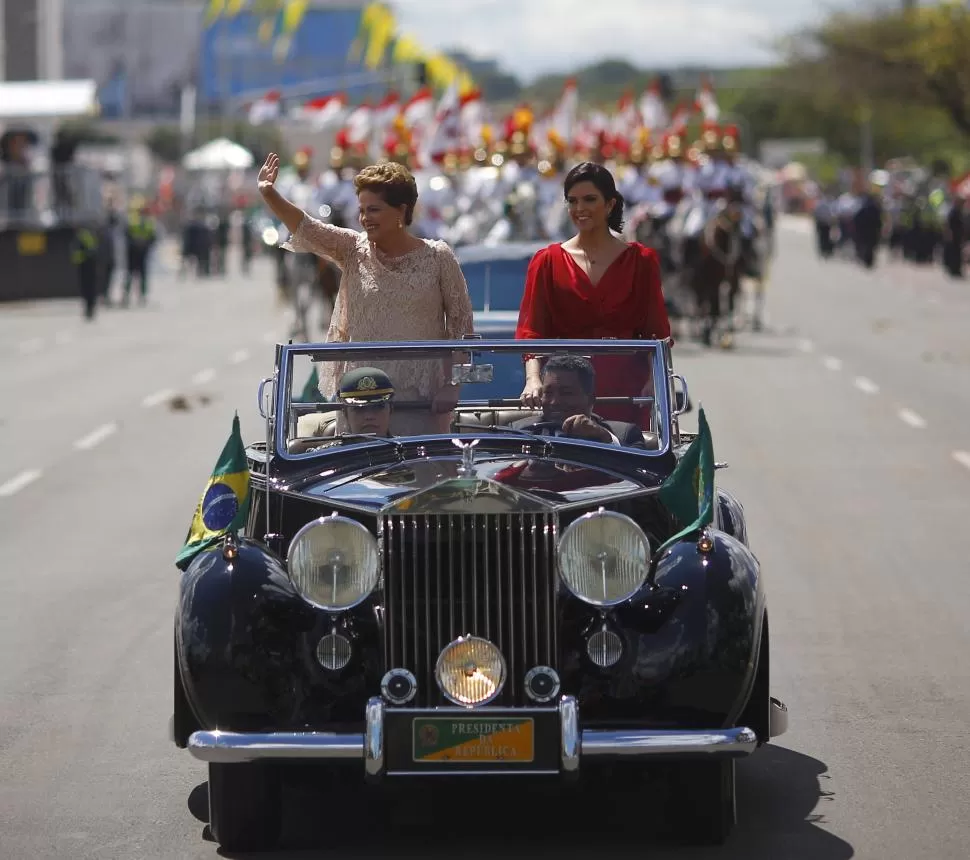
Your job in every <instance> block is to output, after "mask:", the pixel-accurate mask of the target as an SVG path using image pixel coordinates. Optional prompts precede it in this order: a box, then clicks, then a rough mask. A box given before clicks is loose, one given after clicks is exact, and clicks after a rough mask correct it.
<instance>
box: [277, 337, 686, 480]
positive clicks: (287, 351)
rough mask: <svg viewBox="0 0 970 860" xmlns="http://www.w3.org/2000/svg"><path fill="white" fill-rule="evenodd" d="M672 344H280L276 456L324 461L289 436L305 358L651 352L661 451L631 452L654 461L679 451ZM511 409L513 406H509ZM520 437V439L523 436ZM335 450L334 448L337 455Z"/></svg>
mask: <svg viewBox="0 0 970 860" xmlns="http://www.w3.org/2000/svg"><path fill="white" fill-rule="evenodd" d="M670 345H671V341H670V340H669V339H663V340H614V339H607V340H601V339H571V340H565V339H564V340H527V341H526V340H508V339H502V340H487V339H477V338H476V339H475V340H473V341H469V340H429V341H407V342H395V341H373V342H366V343H353V344H348V343H300V344H277V354H276V373H275V381H276V385H275V391H276V397H275V403H274V407H275V411H274V414H273V417H274V420H273V434H274V435H273V445H272V447H273V453H274V456H275V457H279V458H280V459H282V460H285V461H288V462H301V461H306V460H310V459H313V458H314V457H318V456H320V453H319V452H305V453H301V454H294V453H290V452H289V451H288V445H287V441H288V440H287V435H288V433H289V429H288V428H289V423H290V411H291V406H292V405H293V379H292V373H293V358H294V357H296V356H301V355H309V356H318V357H319V358H320V359H321V360H333V361H337V360H343V361H355V360H362V359H367V358H368V357H369V356H376V355H379V354H381V353H392V354H393V355H394V357H395V359H396V360H398V361H399V360H401V359H403V358H414V359H415V360H417V359H429V358H441V357H443V356H444V355H446V354H447V353H462V352H464V353H467V352H475V353H488V352H492V353H499V354H515V353H520V354H523V355H525V354H528V355H538V356H544V355H554V354H573V355H589V354H591V353H592V354H597V355H623V354H633V353H644V352H649V353H650V357H651V362H650V364H651V371H652V375H653V379H654V395H653V411H654V426H655V427H656V428H657V435H658V442H659V445H658V447H657V448H655V449H652V450H640V449H636V448H625V449H624V451H625V452H629V453H630V454H631V455H632V456H638V457H639V456H642V457H649V458H651V459H653V458H656V457H659V456H662V455H664V454H666V453H668V452H669V451H670V450H671V448H672V447H673V444H674V441H673V436H674V435H675V427H674V426H673V425H674V423H675V421H676V418H675V416H674V415H673V414H672V413H673V401H672V393H671V392H672V380H671V378H670V376H671V360H670ZM477 402H481V401H476V400H475V398H468V399H467V400H461V401H459V403H458V407H464V406H468V405H474V404H475V403H477ZM504 408H508V407H504ZM483 435H484V434H476V433H474V432H471V431H469V432H459V433H448V434H429V435H420V436H406V437H401V439H400V440H399V441H401V442H404V443H408V442H414V443H422V442H424V443H427V442H433V441H434V440H436V439H438V440H440V439H446V438H464V437H481V436H483ZM488 435H489V437H494V438H513V436H514V435H516V434H512V433H510V434H509V435H508V437H505V436H504V435H503V434H501V433H491V432H489V433H488ZM519 438H520V437H519ZM557 442H564V443H571V444H576V445H582V446H590V447H593V448H596V449H597V450H601V449H602V447H603V446H602V444H601V443H594V442H588V441H586V440H581V439H576V440H572V439H566V438H560V439H557ZM385 444H386V443H385V442H384V441H383V440H379V439H375V440H374V441H372V442H371V441H365V442H359V443H355V447H372V446H376V447H383V446H384V445H385ZM332 450H333V449H331V451H332Z"/></svg>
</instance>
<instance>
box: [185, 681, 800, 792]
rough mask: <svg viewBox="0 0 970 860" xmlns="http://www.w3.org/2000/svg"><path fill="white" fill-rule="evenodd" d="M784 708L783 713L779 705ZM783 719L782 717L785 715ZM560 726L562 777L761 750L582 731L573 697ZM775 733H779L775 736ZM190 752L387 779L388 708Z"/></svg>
mask: <svg viewBox="0 0 970 860" xmlns="http://www.w3.org/2000/svg"><path fill="white" fill-rule="evenodd" d="M779 706H780V708H784V706H783V705H780V703H779ZM776 711H777V708H776V706H775V703H774V701H773V703H772V715H773V728H772V736H774V735H775V734H776V733H777V734H780V733H781V731H784V727H782V725H781V723H780V722H779V723H774V719H775V714H776ZM778 716H779V717H780V716H781V715H780V712H779V714H778ZM785 720H786V721H787V711H785ZM559 725H560V735H561V737H560V751H561V762H560V771H561V772H562V773H575V772H577V771H578V770H579V763H580V760H581V759H584V758H585V759H600V760H604V761H605V760H613V761H622V760H630V759H649V758H657V757H663V758H673V759H689V758H702V757H718V758H742V757H744V756H747V755H750V754H751V753H752V752H754V750H755V749H756V748H757V746H758V738H757V736H756V735H755V733H754V732H753V731H752V730H751V729H748V728H743V727H741V728H734V729H710V730H706V729H689V730H681V731H654V730H648V729H630V730H626V731H620V730H611V729H580V728H579V705H578V703H577V701H576V699H575V697H573V696H563V698H562V699H561V701H560V702H559ZM776 729H780V731H777V732H776ZM188 749H189V752H190V753H191V754H192V755H193V756H194V757H195V758H197V759H200V760H201V761H205V762H215V763H219V764H238V763H243V762H255V761H266V760H294V761H314V760H328V761H329V760H340V759H343V760H348V759H353V760H357V761H361V760H363V762H364V769H365V773H366V775H367V776H368V777H370V778H379V777H381V776H383V775H384V773H385V761H384V702H383V701H382V700H381V699H379V698H373V699H371V700H370V701H369V702H368V703H367V709H366V719H365V730H364V732H363V733H362V734H350V733H348V734H333V733H327V732H273V733H267V734H252V733H236V732H220V731H201V732H194V733H193V734H192V735H191V737H190V738H189V743H188Z"/></svg>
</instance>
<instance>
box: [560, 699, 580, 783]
mask: <svg viewBox="0 0 970 860" xmlns="http://www.w3.org/2000/svg"><path fill="white" fill-rule="evenodd" d="M559 725H560V731H561V733H562V749H561V752H562V769H563V772H564V773H576V772H577V771H578V770H579V755H580V735H579V703H578V702H577V701H576V697H575V696H563V697H562V699H560V700H559Z"/></svg>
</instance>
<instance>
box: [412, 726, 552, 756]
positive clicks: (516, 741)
mask: <svg viewBox="0 0 970 860" xmlns="http://www.w3.org/2000/svg"><path fill="white" fill-rule="evenodd" d="M411 732H412V739H413V749H414V760H415V761H416V762H448V763H451V764H468V763H471V762H488V763H501V762H519V763H526V764H528V763H530V762H532V761H533V759H534V758H535V722H534V721H533V719H532V717H507V718H503V717H499V718H496V719H483V718H482V717H460V716H455V717H415V718H414V721H413V723H412V724H411Z"/></svg>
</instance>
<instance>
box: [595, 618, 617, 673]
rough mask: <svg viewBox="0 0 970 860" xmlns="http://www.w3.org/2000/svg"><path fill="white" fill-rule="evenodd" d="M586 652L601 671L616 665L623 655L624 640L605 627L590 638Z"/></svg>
mask: <svg viewBox="0 0 970 860" xmlns="http://www.w3.org/2000/svg"><path fill="white" fill-rule="evenodd" d="M586 652H587V653H588V654H589V659H590V660H592V661H593V662H594V663H595V664H596V665H597V666H599V667H600V668H601V669H608V668H609V667H610V666H613V665H615V664H616V663H617V662H618V661H619V659H620V657H621V656H622V655H623V640H622V639H620V637H619V636H618V635H617V634H616V633H614V632H613V631H612V630H610V629H608V628H606V627H604V628H603V629H602V630H597V631H596V632H595V633H594V634H593V635H592V636H590V637H589V642H588V643H586Z"/></svg>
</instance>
